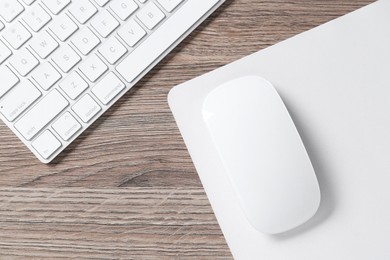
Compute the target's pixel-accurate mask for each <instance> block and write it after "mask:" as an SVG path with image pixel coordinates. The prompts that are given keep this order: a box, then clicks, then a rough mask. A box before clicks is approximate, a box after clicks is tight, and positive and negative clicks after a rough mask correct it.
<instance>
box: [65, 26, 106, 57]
mask: <svg viewBox="0 0 390 260" xmlns="http://www.w3.org/2000/svg"><path fill="white" fill-rule="evenodd" d="M72 43H73V44H74V46H75V47H76V48H77V49H78V50H79V51H80V52H81V53H82V54H84V55H87V54H88V53H90V52H91V51H92V50H93V49H94V48H95V47H96V46H98V45H99V43H100V40H99V38H98V37H96V35H95V34H93V32H92V31H91V30H90V29H89V28H84V29H83V30H81V31H80V32H79V33H78V34H76V35H75V36H74V37H73V38H72Z"/></svg>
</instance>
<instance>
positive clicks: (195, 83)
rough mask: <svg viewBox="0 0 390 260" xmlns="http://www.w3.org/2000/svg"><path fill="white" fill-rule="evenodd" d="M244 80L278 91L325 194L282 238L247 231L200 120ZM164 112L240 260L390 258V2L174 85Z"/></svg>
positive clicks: (389, 0) (242, 216) (247, 227)
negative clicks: (213, 98)
mask: <svg viewBox="0 0 390 260" xmlns="http://www.w3.org/2000/svg"><path fill="white" fill-rule="evenodd" d="M244 75H259V76H261V77H263V78H265V79H267V80H268V81H270V82H271V83H272V84H273V85H274V86H275V88H276V89H277V91H278V92H279V94H280V96H281V97H282V99H283V100H284V102H285V103H286V106H287V108H288V109H289V111H290V114H291V116H292V118H293V120H294V121H295V124H296V126H297V128H298V130H299V132H300V133H301V136H302V140H303V142H304V143H305V146H306V148H307V150H308V153H309V155H310V158H311V160H312V163H313V166H314V169H315V171H316V174H317V178H318V181H319V184H320V188H321V195H322V201H321V205H320V208H319V211H318V212H317V214H316V215H315V216H314V217H313V218H312V219H311V220H310V221H309V222H307V223H306V224H304V225H302V226H300V227H298V228H297V229H295V230H292V231H289V232H287V233H284V234H281V235H276V236H275V235H271V236H270V235H265V234H262V233H259V232H258V231H256V230H255V229H254V228H253V227H252V226H251V225H250V224H249V223H248V222H247V220H246V218H245V216H244V215H243V213H242V211H241V210H240V207H239V203H238V201H237V198H236V197H235V194H234V192H233V190H232V187H231V184H230V182H229V179H228V178H227V176H226V174H225V173H224V171H223V167H221V165H220V163H219V161H218V158H217V157H218V155H217V154H216V151H215V150H213V149H214V148H213V146H212V145H211V142H210V140H209V136H208V135H207V129H206V126H205V123H204V121H203V119H202V114H201V106H202V104H203V101H204V98H205V96H206V95H207V94H208V93H209V92H210V91H211V90H212V89H214V88H216V87H218V86H219V85H221V84H223V83H224V82H227V81H230V80H232V79H234V78H237V77H240V76H244ZM169 103H170V106H171V108H172V111H173V113H174V116H175V118H176V121H177V123H178V126H179V128H180V131H181V133H182V135H183V138H184V140H185V142H186V145H187V147H188V149H189V151H190V154H191V156H192V159H193V161H194V163H195V165H196V168H197V171H198V173H199V176H200V178H201V181H202V183H203V185H204V188H205V190H206V193H207V195H208V197H209V199H210V202H211V205H212V207H213V209H214V211H215V214H216V217H217V219H218V221H219V224H220V226H221V228H222V231H223V233H224V235H225V237H226V240H227V242H228V244H229V247H230V249H231V250H232V253H233V255H234V257H235V258H236V259H239V260H241V259H250V260H253V259H260V260H262V259H263V260H276V259H278V260H279V259H288V260H306V259H307V260H313V259H316V260H329V259H332V260H345V259H354V260H367V259H375V260H388V259H390V0H381V1H378V2H376V3H374V4H371V5H369V6H367V7H365V8H362V9H360V10H358V11H355V12H353V13H351V14H348V15H346V16H344V17H341V18H339V19H336V20H334V21H332V22H329V23H327V24H325V25H322V26H320V27H317V28H315V29H313V30H310V31H308V32H305V33H303V34H300V35H298V36H296V37H293V38H291V39H289V40H286V41H284V42H281V43H279V44H277V45H275V46H272V47H270V48H268V49H265V50H262V51H260V52H257V53H255V54H253V55H250V56H248V57H245V58H243V59H241V60H239V61H236V62H234V63H232V64H229V65H227V66H225V67H222V68H220V69H218V70H216V71H213V72H211V73H208V74H205V75H203V76H201V77H199V78H196V79H194V80H191V81H189V82H186V83H184V84H182V85H179V86H177V87H176V88H174V89H173V90H172V92H171V93H170V95H169ZM281 163H283V162H281Z"/></svg>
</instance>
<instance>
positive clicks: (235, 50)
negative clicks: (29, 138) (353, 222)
mask: <svg viewBox="0 0 390 260" xmlns="http://www.w3.org/2000/svg"><path fill="white" fill-rule="evenodd" d="M369 2H372V0H353V1H352V0H350V1H340V0H330V1H309V0H291V1H284V0H275V1H260V0H234V1H233V0H228V1H227V2H226V3H225V4H224V5H223V6H222V8H220V9H219V10H218V11H217V12H216V13H215V14H214V15H212V17H210V18H209V19H208V20H207V21H206V22H205V23H203V25H202V26H200V27H199V28H198V29H197V30H196V31H195V32H194V33H192V34H191V36H190V37H188V38H187V39H186V40H185V41H184V43H182V44H180V46H179V47H178V48H176V49H175V51H174V52H173V53H172V54H170V55H169V56H168V57H167V58H166V59H164V61H163V62H161V63H160V64H159V65H158V66H157V67H156V68H155V69H154V70H153V71H152V72H151V73H150V74H149V75H148V76H147V77H146V78H145V79H144V80H142V82H140V83H139V84H138V85H137V86H136V87H134V88H133V89H132V91H130V93H127V94H126V95H125V96H124V97H123V98H122V99H121V100H120V101H119V102H117V103H116V104H115V105H114V107H113V108H112V109H110V110H109V111H108V112H107V113H106V114H105V115H104V116H103V117H102V118H100V119H98V121H97V122H96V123H95V124H94V125H93V126H92V127H91V128H90V129H88V130H87V131H86V132H85V133H84V134H83V135H82V136H81V138H79V139H78V140H77V141H76V142H75V143H74V144H73V145H72V146H71V147H70V148H69V149H67V150H66V151H65V152H64V153H62V155H61V156H60V157H59V159H58V160H56V162H55V163H53V164H51V165H43V164H41V163H39V162H38V160H37V159H35V158H34V157H33V155H32V154H31V153H30V152H29V151H28V150H27V149H26V148H25V147H24V146H23V145H22V144H21V142H20V141H19V140H18V139H17V138H16V137H15V136H14V135H13V134H12V133H11V132H10V131H9V130H8V128H6V127H5V126H4V125H3V124H1V125H0V147H1V150H0V258H1V259H9V258H13V257H15V258H17V257H20V258H26V257H28V256H30V257H36V258H47V259H58V258H69V257H74V258H76V259H82V258H126V259H130V258H131V259H229V258H231V254H230V252H229V249H228V247H227V245H226V242H225V240H224V238H223V235H222V233H221V231H220V229H219V226H218V224H217V222H216V219H215V217H214V215H213V212H212V210H211V207H210V205H209V203H208V200H207V198H206V195H205V193H204V191H203V189H202V186H201V183H200V181H199V179H198V176H197V174H196V172H195V169H194V167H193V164H192V162H191V160H190V158H189V155H188V153H187V150H186V148H185V146H184V143H183V140H182V138H181V136H180V134H179V131H178V129H177V127H176V125H175V122H174V120H173V117H172V115H171V113H170V110H169V108H168V105H167V101H166V98H167V93H168V91H169V90H170V89H171V88H172V87H173V86H175V85H177V84H179V83H181V82H184V81H186V80H189V79H191V78H193V77H196V76H198V75H201V74H203V73H205V72H208V71H211V70H213V69H215V68H218V67H220V66H222V65H224V64H227V63H229V62H231V61H234V60H236V59H238V58H240V57H243V56H245V55H248V54H250V53H253V52H255V51H257V50H260V49H263V48H265V47H267V46H270V45H272V44H275V43H277V42H279V41H281V40H284V39H286V38H288V37H290V36H293V35H295V34H297V33H300V32H303V31H305V30H307V29H310V28H312V27H314V26H317V25H319V24H322V23H324V22H326V21H329V20H331V19H332V18H336V17H338V16H341V15H343V14H345V13H347V12H350V11H352V10H354V9H357V8H358V7H361V6H363V5H365V4H367V3H369Z"/></svg>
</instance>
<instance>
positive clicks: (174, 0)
mask: <svg viewBox="0 0 390 260" xmlns="http://www.w3.org/2000/svg"><path fill="white" fill-rule="evenodd" d="M157 2H158V3H159V4H160V5H161V6H162V7H163V8H164V9H165V10H166V11H167V12H172V11H173V10H174V9H175V8H176V7H177V6H178V5H179V4H180V3H181V2H183V0H157Z"/></svg>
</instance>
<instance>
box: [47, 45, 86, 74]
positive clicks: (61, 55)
mask: <svg viewBox="0 0 390 260" xmlns="http://www.w3.org/2000/svg"><path fill="white" fill-rule="evenodd" d="M52 59H53V61H54V63H55V64H57V66H58V67H60V69H61V70H62V71H63V72H64V73H67V72H69V71H70V70H71V69H72V68H73V67H74V66H75V65H76V64H77V63H79V62H80V60H81V58H80V56H79V55H78V54H77V53H76V52H75V51H74V50H73V49H72V48H71V47H70V46H69V45H64V46H62V47H61V48H60V49H59V50H58V51H57V52H56V53H54V55H53V56H52Z"/></svg>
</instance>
